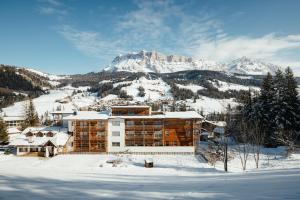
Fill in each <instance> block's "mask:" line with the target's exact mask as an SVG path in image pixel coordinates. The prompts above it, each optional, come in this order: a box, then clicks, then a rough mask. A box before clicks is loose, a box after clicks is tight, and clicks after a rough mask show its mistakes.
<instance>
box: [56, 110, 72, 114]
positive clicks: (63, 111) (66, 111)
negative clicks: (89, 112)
mask: <svg viewBox="0 0 300 200" xmlns="http://www.w3.org/2000/svg"><path fill="white" fill-rule="evenodd" d="M73 113H74V110H57V111H53V112H50V114H73Z"/></svg>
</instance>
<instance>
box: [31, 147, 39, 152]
mask: <svg viewBox="0 0 300 200" xmlns="http://www.w3.org/2000/svg"><path fill="white" fill-rule="evenodd" d="M38 151H39V149H38V148H34V147H32V148H30V152H38Z"/></svg>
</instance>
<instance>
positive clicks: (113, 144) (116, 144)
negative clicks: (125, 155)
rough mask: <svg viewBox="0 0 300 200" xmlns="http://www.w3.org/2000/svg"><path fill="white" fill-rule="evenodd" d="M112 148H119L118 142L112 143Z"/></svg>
mask: <svg viewBox="0 0 300 200" xmlns="http://www.w3.org/2000/svg"><path fill="white" fill-rule="evenodd" d="M112 146H113V147H119V146H120V142H112Z"/></svg>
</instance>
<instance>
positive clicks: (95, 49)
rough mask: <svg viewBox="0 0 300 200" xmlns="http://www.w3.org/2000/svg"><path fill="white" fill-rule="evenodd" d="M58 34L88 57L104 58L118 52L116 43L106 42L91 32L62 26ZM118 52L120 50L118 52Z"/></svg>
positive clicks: (97, 34)
mask: <svg viewBox="0 0 300 200" xmlns="http://www.w3.org/2000/svg"><path fill="white" fill-rule="evenodd" d="M58 32H59V33H60V34H61V35H62V36H63V37H64V38H66V39H67V40H68V41H69V42H71V43H72V44H73V45H74V46H75V47H76V48H77V49H78V50H79V51H81V52H83V53H85V54H86V55H88V56H94V57H98V58H105V57H107V56H112V55H116V52H118V48H117V46H118V44H117V43H118V42H117V41H108V40H107V39H103V37H102V36H101V35H100V34H99V33H97V32H93V31H81V30H77V29H75V28H73V27H71V26H69V25H63V26H61V27H59V28H58ZM119 52H120V50H119Z"/></svg>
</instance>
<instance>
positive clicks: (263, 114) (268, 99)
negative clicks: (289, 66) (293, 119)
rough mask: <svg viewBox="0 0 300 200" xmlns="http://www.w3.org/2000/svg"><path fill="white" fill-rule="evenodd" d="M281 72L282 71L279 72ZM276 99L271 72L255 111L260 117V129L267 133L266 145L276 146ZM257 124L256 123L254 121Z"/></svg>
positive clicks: (266, 79)
mask: <svg viewBox="0 0 300 200" xmlns="http://www.w3.org/2000/svg"><path fill="white" fill-rule="evenodd" d="M279 73H280V72H279ZM274 100H275V89H274V82H273V78H272V75H271V74H270V73H268V74H267V76H266V77H265V78H264V80H263V83H262V87H261V95H260V96H259V98H258V104H256V107H255V111H256V113H257V114H256V116H257V117H258V120H257V122H258V123H257V124H258V128H259V129H261V130H260V131H262V132H264V133H265V134H264V135H265V138H264V141H265V145H266V146H274V145H276V141H275V139H274V131H275V127H276V125H275V123H274V117H275V115H274V112H271V110H272V108H273V103H274ZM254 124H255V123H254Z"/></svg>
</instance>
